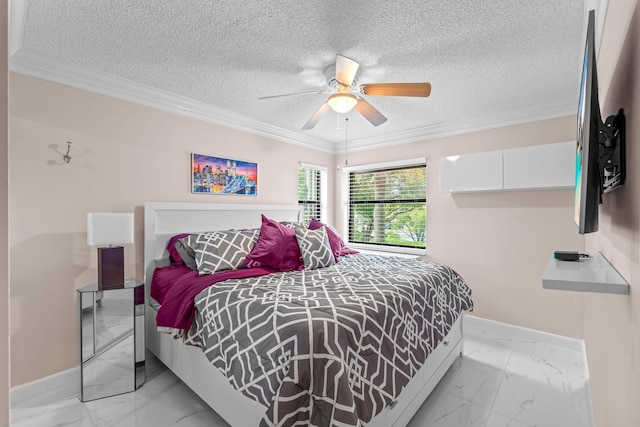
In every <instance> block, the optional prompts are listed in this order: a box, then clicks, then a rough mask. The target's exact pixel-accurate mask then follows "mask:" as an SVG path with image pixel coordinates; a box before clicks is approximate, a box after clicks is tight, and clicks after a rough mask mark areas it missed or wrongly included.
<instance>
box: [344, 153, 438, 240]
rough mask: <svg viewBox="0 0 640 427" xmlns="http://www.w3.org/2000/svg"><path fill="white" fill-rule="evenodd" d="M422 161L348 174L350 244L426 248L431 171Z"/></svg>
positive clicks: (350, 169)
mask: <svg viewBox="0 0 640 427" xmlns="http://www.w3.org/2000/svg"><path fill="white" fill-rule="evenodd" d="M418 160H421V162H420V163H418V164H416V162H415V160H414V161H406V162H394V163H387V164H380V165H370V166H368V167H358V168H357V169H356V168H349V169H348V170H347V171H345V173H347V174H348V189H347V194H348V212H346V214H347V218H346V224H347V226H348V228H347V230H348V236H349V243H356V244H358V243H361V244H366V245H378V246H385V247H387V249H388V248H390V247H396V248H415V249H424V248H425V243H426V220H427V168H426V163H425V160H424V159H418ZM345 178H346V176H345Z"/></svg>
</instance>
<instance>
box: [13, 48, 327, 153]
mask: <svg viewBox="0 0 640 427" xmlns="http://www.w3.org/2000/svg"><path fill="white" fill-rule="evenodd" d="M9 70H10V71H13V72H16V73H20V74H25V75H28V76H31V77H36V78H39V79H43V80H49V81H52V82H55V83H60V84H63V85H67V86H71V87H75V88H78V89H83V90H87V91H90V92H94V93H98V94H100V95H106V96H110V97H113V98H117V99H121V100H124V101H128V102H133V103H136V104H141V105H145V106H147V107H152V108H157V109H159V110H163V111H168V112H171V113H176V114H180V115H182V116H186V117H190V118H194V119H198V120H203V121H207V122H211V123H215V124H219V125H223V126H226V127H230V128H233V129H238V130H242V131H245V132H248V133H251V134H254V135H260V136H265V137H268V138H272V139H276V140H279V141H284V142H287V143H290V144H295V145H300V146H303V147H306V148H312V149H314V150H319V151H324V152H329V153H333V151H334V144H333V143H332V142H329V141H324V140H321V139H318V138H313V137H310V136H305V135H301V134H299V133H297V132H293V131H290V130H287V129H283V128H281V127H277V126H273V125H270V124H267V123H264V122H261V121H258V120H254V119H251V118H248V117H246V116H243V115H241V114H238V113H234V112H231V111H228V110H225V109H222V108H219V107H215V106H213V105H209V104H205V103H204V102H200V101H196V100H193V99H191V98H187V97H185V96H181V95H176V94H174V93H170V92H167V91H163V90H159V89H156V88H153V87H151V86H147V85H143V84H141V83H136V82H133V81H131V80H127V79H123V78H121V77H117V76H114V75H111V74H107V73H102V72H99V71H95V70H89V69H87V68H83V67H79V66H77V65H72V64H68V63H65V62H63V61H59V60H56V59H52V58H47V57H45V56H44V55H42V54H40V53H39V52H35V51H30V50H27V49H18V50H17V51H16V52H15V53H14V54H13V55H11V57H10V58H9Z"/></svg>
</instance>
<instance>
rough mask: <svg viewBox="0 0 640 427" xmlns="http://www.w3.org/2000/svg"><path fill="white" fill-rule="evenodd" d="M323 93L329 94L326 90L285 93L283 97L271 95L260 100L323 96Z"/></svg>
mask: <svg viewBox="0 0 640 427" xmlns="http://www.w3.org/2000/svg"><path fill="white" fill-rule="evenodd" d="M323 93H329V92H327V91H325V90H311V91H308V92H294V93H284V94H282V95H269V96H261V97H260V98H258V99H260V100H262V99H272V98H283V97H285V96H295V95H321V94H323Z"/></svg>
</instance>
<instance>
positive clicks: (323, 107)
mask: <svg viewBox="0 0 640 427" xmlns="http://www.w3.org/2000/svg"><path fill="white" fill-rule="evenodd" d="M330 109H331V107H329V103H328V102H325V103H324V104H322V105H321V106H320V108H318V111H316V112H315V113H313V116H311V118H310V119H309V121H308V122H307V123H305V125H304V126H302V130H309V129H313V128H314V127H315V125H316V124H317V123H318V122H319V121H320V119H321V118H323V117H324V115H325V114H327V111H329V110H330Z"/></svg>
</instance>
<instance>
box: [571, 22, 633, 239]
mask: <svg viewBox="0 0 640 427" xmlns="http://www.w3.org/2000/svg"><path fill="white" fill-rule="evenodd" d="M581 76H582V77H581V83H580V98H579V102H578V123H577V141H576V177H575V211H574V220H575V222H576V225H577V226H578V232H579V233H580V234H585V233H591V232H594V231H598V208H599V204H600V203H602V194H603V193H607V192H609V191H612V190H614V189H615V188H618V187H619V186H621V185H622V184H624V178H625V164H624V160H625V159H624V143H625V140H624V114H623V112H622V110H619V112H618V114H615V115H612V116H609V117H608V118H607V120H606V122H605V123H603V122H602V117H601V114H600V104H599V102H598V75H597V68H596V52H595V13H594V11H593V10H592V11H589V21H588V25H587V37H586V43H585V49H584V59H583V63H582V74H581Z"/></svg>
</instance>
